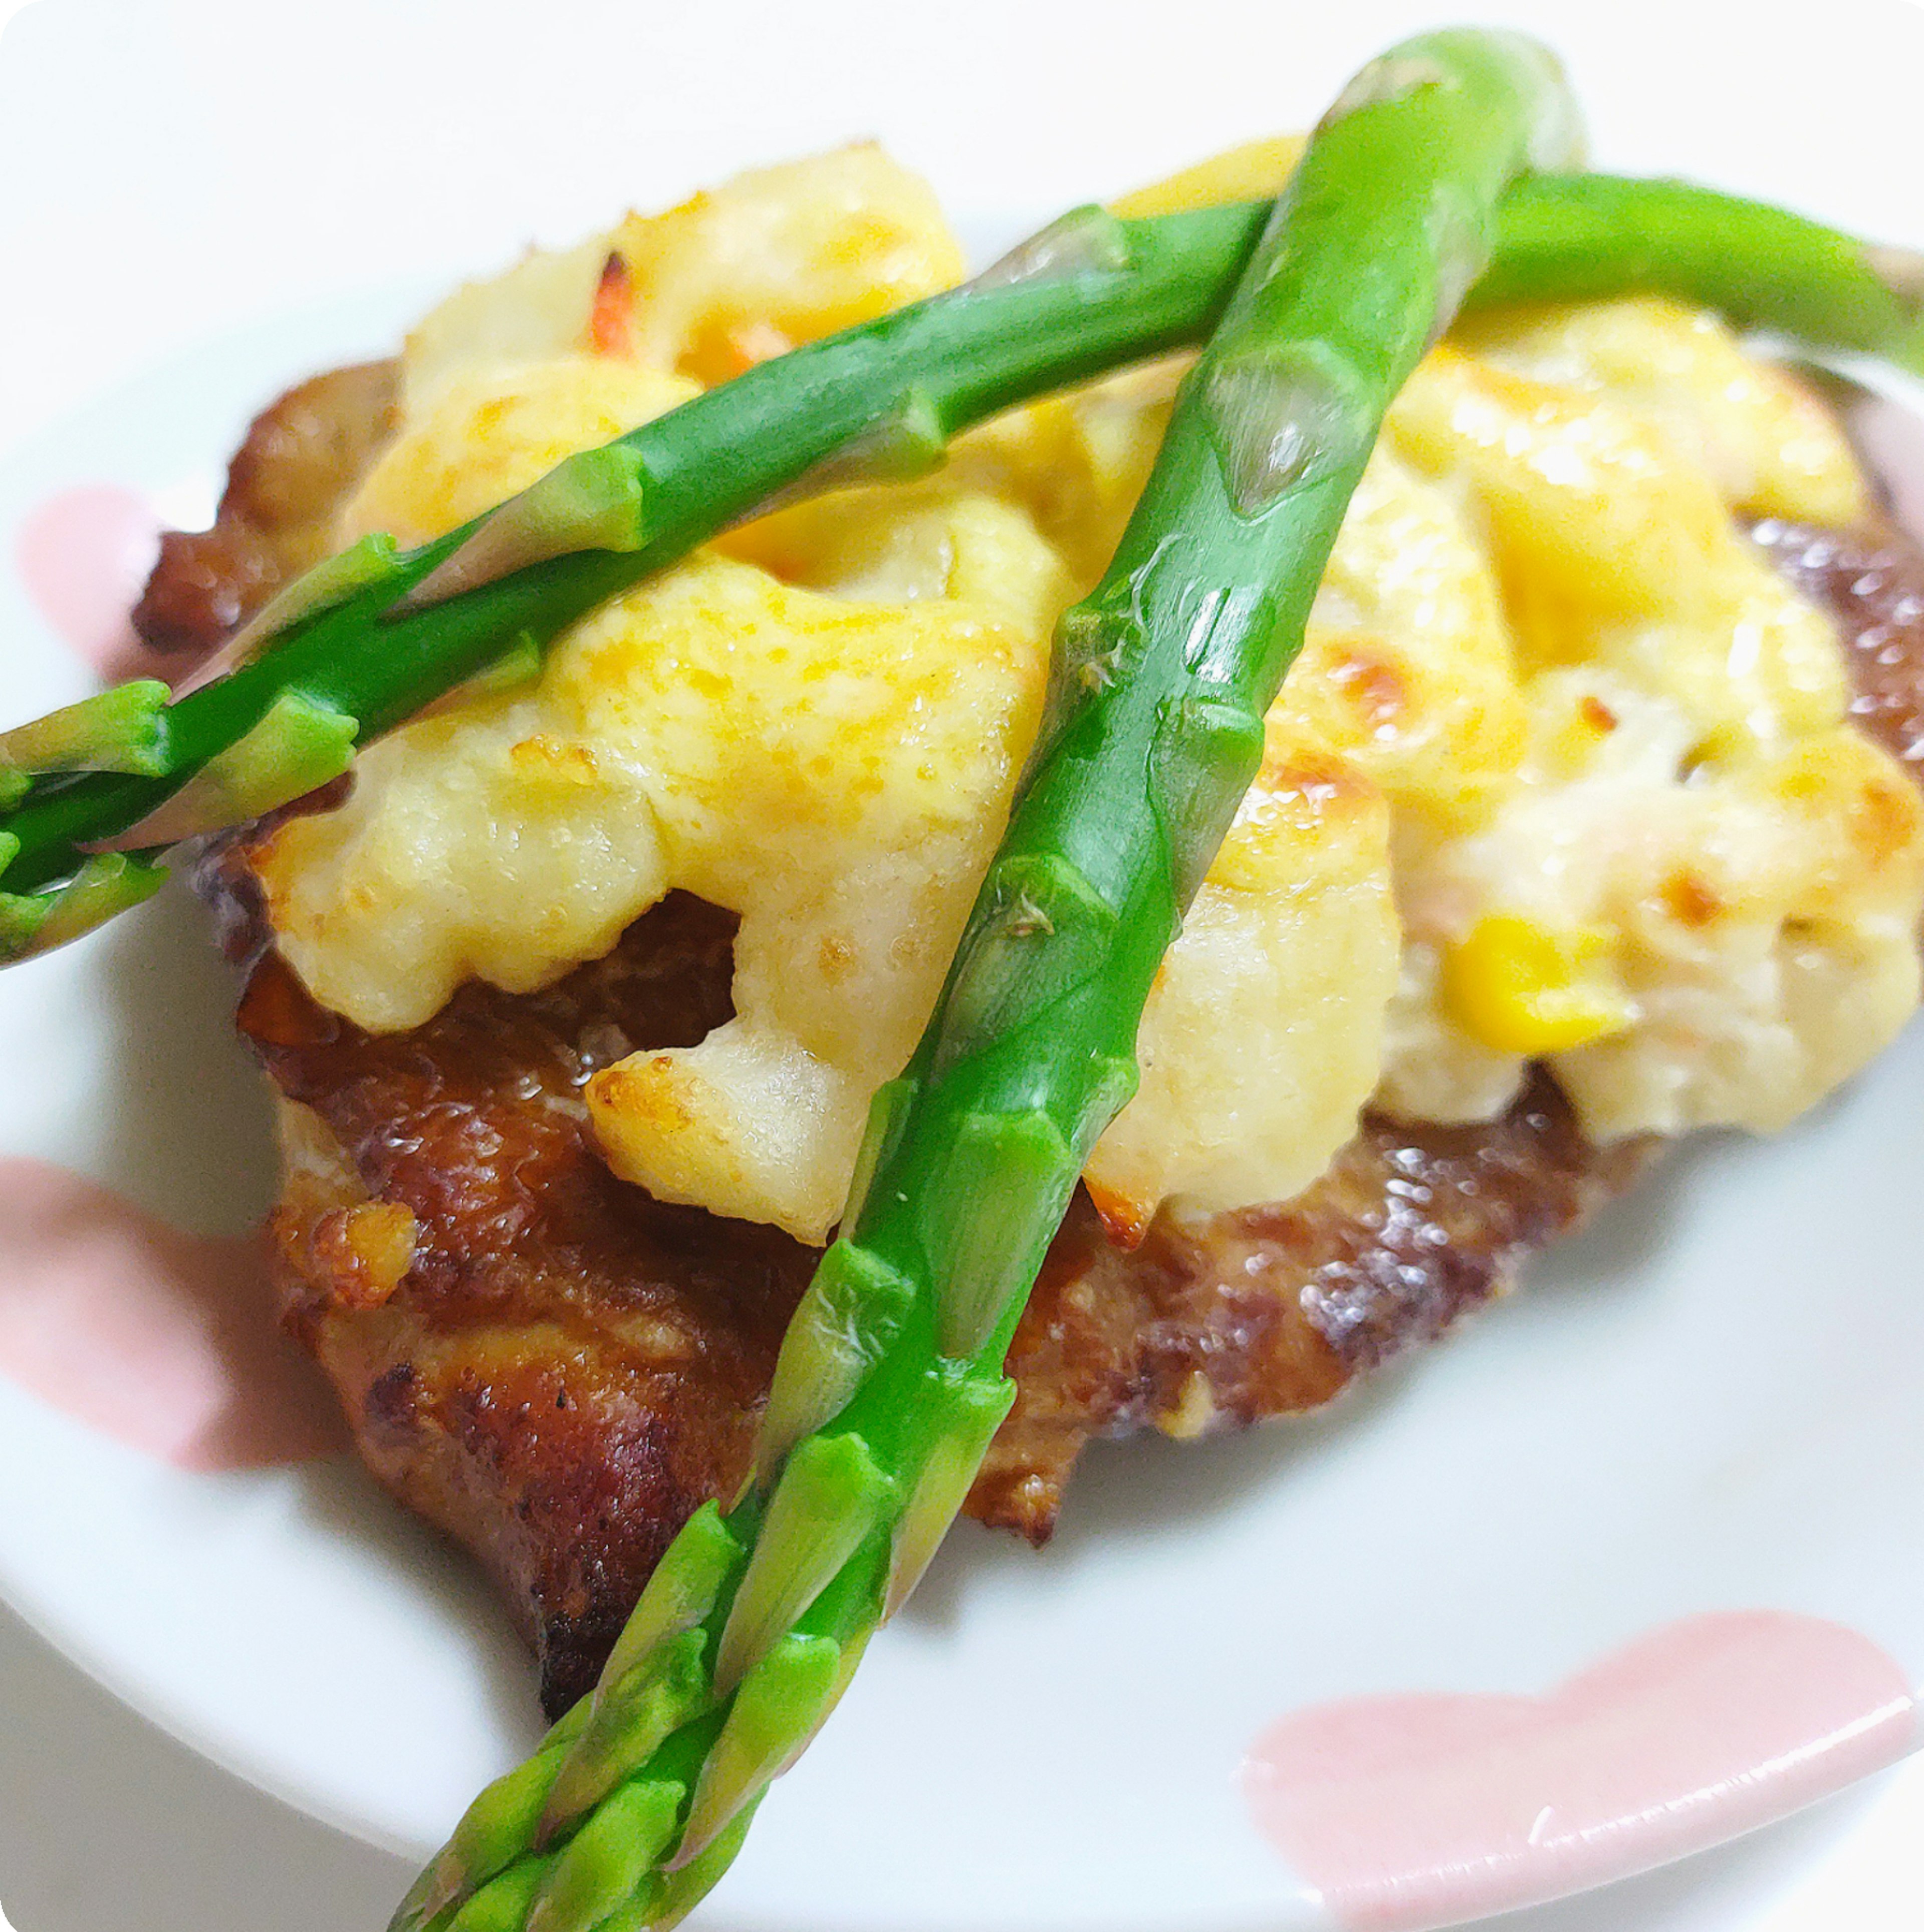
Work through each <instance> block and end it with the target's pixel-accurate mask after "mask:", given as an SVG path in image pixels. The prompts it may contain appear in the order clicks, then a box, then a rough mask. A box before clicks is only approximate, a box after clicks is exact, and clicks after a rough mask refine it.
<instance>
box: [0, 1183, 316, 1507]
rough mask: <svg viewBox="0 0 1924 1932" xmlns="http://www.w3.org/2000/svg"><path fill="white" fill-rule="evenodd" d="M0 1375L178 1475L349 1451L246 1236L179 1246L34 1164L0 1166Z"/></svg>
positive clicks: (163, 1230) (179, 1239)
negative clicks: (287, 1332)
mask: <svg viewBox="0 0 1924 1932" xmlns="http://www.w3.org/2000/svg"><path fill="white" fill-rule="evenodd" d="M0 1374H4V1375H5V1376H7V1377H8V1378H9V1379H11V1380H12V1381H13V1382H18V1383H19V1384H20V1385H22V1387H23V1388H28V1389H30V1390H31V1391H32V1392H33V1393H34V1394H35V1395H37V1396H38V1397H40V1399H41V1400H43V1401H44V1402H46V1403H49V1404H51V1405H52V1406H53V1407H55V1408H56V1409H60V1410H61V1411H63V1412H64V1413H65V1414H67V1415H70V1416H71V1417H72V1418H73V1419H74V1420H75V1421H79V1422H82V1423H85V1424H88V1425H89V1426H91V1427H93V1428H95V1429H97V1430H101V1431H102V1432H103V1433H105V1434H106V1435H109V1436H113V1437H115V1439H117V1440H118V1441H120V1442H124V1443H127V1444H128V1445H130V1446H131V1447H133V1448H136V1449H140V1450H144V1451H145V1452H146V1453H147V1454H149V1455H151V1456H154V1457H160V1459H162V1460H164V1461H166V1462H169V1463H173V1464H175V1465H176V1466H178V1467H179V1468H181V1469H202V1470H210V1469H259V1468H261V1467H263V1466H268V1465H270V1464H275V1463H297V1462H303V1461H306V1460H308V1459H310V1458H311V1457H316V1456H325V1455H328V1454H332V1453H334V1451H337V1450H339V1449H341V1448H344V1447H345V1446H346V1440H347V1438H346V1429H345V1427H344V1426H343V1423H342V1421H341V1419H340V1413H339V1412H338V1410H337V1408H336V1407H335V1405H334V1398H333V1397H332V1395H331V1393H330V1391H328V1388H327V1386H326V1385H325V1382H323V1381H322V1377H321V1375H320V1373H319V1370H316V1368H314V1367H313V1365H312V1364H310V1363H309V1362H308V1361H307V1360H306V1359H305V1358H304V1357H302V1356H301V1355H300V1354H299V1353H298V1352H297V1350H296V1349H295V1346H294V1345H293V1344H292V1343H291V1342H289V1341H288V1340H286V1338H285V1337H283V1336H282V1335H281V1334H280V1332H279V1331H278V1330H277V1328H276V1326H275V1324H274V1293H273V1291H272V1289H271V1288H270V1287H269V1286H268V1279H267V1261H266V1254H265V1249H264V1247H263V1245H262V1241H261V1240H260V1238H259V1237H258V1236H250V1237H248V1238H245V1239H242V1240H238V1241H216V1240H209V1239H207V1238H204V1237H202V1236H199V1235H187V1234H183V1233H182V1232H181V1231H180V1230H179V1229H178V1228H172V1227H169V1226H168V1225H167V1224H166V1223H165V1222H164V1221H161V1220H157V1219H156V1218H155V1217H154V1216H152V1215H151V1214H147V1213H145V1212H144V1211H142V1209H140V1208H136V1207H135V1206H134V1205H133V1203H132V1202H128V1201H125V1200H123V1199H121V1197H120V1196H118V1195H116V1194H114V1193H110V1192H109V1190H106V1188H103V1187H97V1186H96V1185H95V1184H94V1183H93V1182H92V1181H87V1180H83V1179H82V1178H81V1177H80V1176H79V1175H76V1174H70V1173H69V1172H67V1170H66V1169H64V1168H59V1167H54V1166H49V1165H48V1164H47V1163H46V1162H44V1161H38V1160H22V1159H11V1158H9V1159H0Z"/></svg>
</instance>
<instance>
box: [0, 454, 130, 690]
mask: <svg viewBox="0 0 1924 1932" xmlns="http://www.w3.org/2000/svg"><path fill="white" fill-rule="evenodd" d="M159 543H160V518H159V517H157V515H155V514H154V507H153V505H151V503H149V502H148V501H147V499H146V498H145V497H144V496H139V495H138V494H137V493H136V492H134V491H133V490H127V489H124V488H122V487H121V486H120V485H119V484H115V483H88V484H82V485H81V486H80V487H78V488H76V489H72V490H62V491H61V493H59V495H58V496H49V498H48V499H47V500H46V502H44V503H43V504H41V505H40V508H38V509H37V510H35V511H33V512H32V514H31V515H29V516H28V517H27V519H26V520H25V522H24V523H22V524H21V526H20V529H19V535H18V536H17V537H16V539H15V544H14V556H15V560H16V562H17V563H18V565H19V572H20V578H21V581H22V583H25V586H26V587H27V592H28V595H30V596H31V598H33V600H34V603H35V604H37V606H38V607H39V609H40V614H41V615H42V616H44V617H45V618H46V621H47V622H48V623H49V624H50V625H52V627H53V628H54V629H55V631H57V632H58V634H59V635H60V637H61V638H62V639H63V640H64V642H65V643H67V644H68V645H69V646H71V648H72V649H73V650H74V651H75V652H76V653H77V654H78V655H79V656H81V657H82V658H85V660H86V661H87V662H88V664H91V665H92V666H93V667H94V670H97V671H98V672H99V673H100V676H102V677H103V678H104V679H106V680H107V681H108V682H109V683H111V682H113V681H115V679H120V678H124V677H134V676H142V675H145V676H149V677H151V676H153V675H154V671H153V669H152V665H153V658H152V655H151V652H146V651H145V650H143V649H142V646H141V645H140V643H139V640H138V639H137V638H136V637H135V636H134V634H133V628H132V627H131V626H130V625H129V623H128V622H127V613H128V612H129V611H130V610H132V609H133V606H134V604H135V602H136V600H137V599H138V598H139V595H140V592H141V587H142V585H143V584H144V583H145V582H146V580H147V573H148V571H149V570H150V569H151V568H152V567H153V563H154V554H155V552H156V550H157V547H158V545H159Z"/></svg>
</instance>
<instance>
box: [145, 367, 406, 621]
mask: <svg viewBox="0 0 1924 1932" xmlns="http://www.w3.org/2000/svg"><path fill="white" fill-rule="evenodd" d="M398 374H399V368H398V365H397V364H395V363H393V362H363V363H359V364H357V365H355V367H353V368H348V369H331V370H329V371H328V372H327V374H325V375H321V376H316V377H313V379H312V380H310V381H308V382H305V383H301V384H300V385H299V386H298V387H296V388H295V389H289V391H288V392H287V393H286V395H283V396H282V397H280V398H278V399H277V401H274V402H273V403H272V404H269V405H268V407H267V408H266V409H265V410H262V412H261V413H260V414H259V416H256V417H255V419H253V423H252V424H251V425H250V426H249V428H248V430H247V437H246V440H244V442H243V443H241V447H240V449H238V451H237V452H235V457H234V460H233V461H232V463H229V465H228V467H227V487H226V490H225V491H224V492H223V494H222V496H221V498H220V511H219V513H218V514H217V516H216V517H215V518H214V527H213V528H212V529H208V530H192V531H189V530H168V531H166V532H164V533H163V535H162V536H161V538H160V558H159V560H158V561H157V562H156V563H155V565H154V571H153V574H152V575H151V577H149V578H148V580H147V587H146V589H145V592H144V593H143V594H142V597H141V599H140V601H139V603H138V604H136V605H135V606H134V609H133V628H134V629H135V631H136V632H137V633H138V634H139V636H140V637H141V639H142V641H143V642H144V643H147V644H148V645H149V646H151V647H152V648H153V649H155V650H157V651H163V652H167V653H169V655H172V654H176V653H178V654H180V655H183V656H184V657H187V658H200V657H205V655H207V654H208V652H211V651H212V650H213V649H214V648H215V646H217V645H218V644H220V643H222V642H223V640H225V639H226V637H227V636H228V635H229V634H230V633H231V632H232V631H235V629H237V628H238V627H239V626H240V625H241V624H242V623H243V622H245V620H246V619H247V618H249V617H250V616H253V613H254V612H255V611H256V610H259V608H260V607H261V606H262V604H265V602H266V601H267V600H268V598H270V597H271V596H272V595H274V592H275V591H277V590H278V589H280V586H282V584H283V583H286V582H288V581H289V580H290V579H291V578H293V577H298V575H299V574H301V571H304V570H305V569H307V568H308V567H309V566H310V565H312V564H314V563H317V562H319V560H320V559H321V558H322V557H323V556H325V555H326V554H327V553H328V550H329V548H330V547H331V535H332V532H333V526H334V517H335V514H336V513H337V511H338V510H339V509H340V505H341V504H342V502H343V501H344V500H345V499H346V496H347V494H348V493H349V491H350V490H352V488H353V487H354V485H355V484H356V483H357V482H358V481H359V480H360V478H361V475H362V472H364V470H365V469H367V466H368V464H369V463H370V462H371V461H372V460H373V457H374V454H375V452H376V451H377V450H378V449H379V448H380V446H381V445H382V443H385V441H386V440H387V439H388V437H390V436H391V435H392V434H393V433H394V422H395V407H394V405H395V385H396V383H397V380H398Z"/></svg>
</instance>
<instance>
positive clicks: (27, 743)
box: [0, 678, 170, 802]
mask: <svg viewBox="0 0 1924 1932" xmlns="http://www.w3.org/2000/svg"><path fill="white" fill-rule="evenodd" d="M169 695H170V694H169V691H168V689H167V687H166V685H164V684H162V683H160V682H159V681H158V680H157V679H154V678H136V679H134V680H133V682H131V683H129V684H121V685H115V687H114V688H113V689H112V690H111V691H101V692H100V693H99V694H97V696H95V697H83V698H82V700H80V702H79V703H77V704H70V705H68V706H66V708H65V709H64V710H60V711H55V712H49V714H48V715H46V717H44V718H35V719H34V721H33V722H32V723H31V724H21V725H18V726H16V727H15V728H14V729H13V730H11V731H8V732H5V733H0V779H4V781H6V782H7V784H8V787H9V789H10V790H13V793H14V802H17V799H18V798H19V796H21V795H22V794H23V793H24V792H25V790H26V786H25V785H24V784H20V783H19V781H20V780H21V779H22V778H24V779H25V780H27V781H29V782H30V781H31V780H32V779H33V778H36V777H39V776H41V775H46V774H49V773H52V772H132V773H133V774H135V775H137V776H139V777H142V778H158V777H160V775H162V774H163V773H164V772H166V769H167V715H166V709H167V700H168V698H169Z"/></svg>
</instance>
